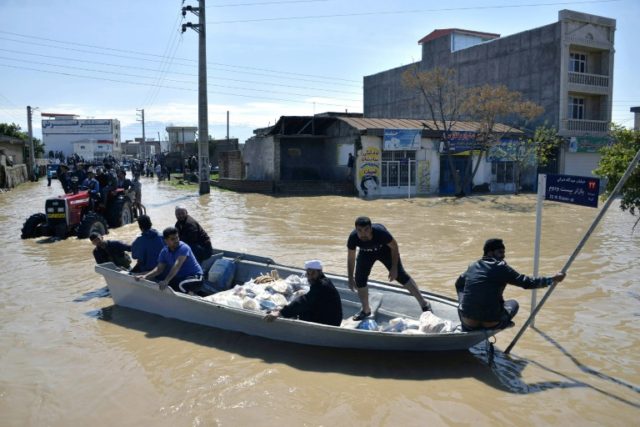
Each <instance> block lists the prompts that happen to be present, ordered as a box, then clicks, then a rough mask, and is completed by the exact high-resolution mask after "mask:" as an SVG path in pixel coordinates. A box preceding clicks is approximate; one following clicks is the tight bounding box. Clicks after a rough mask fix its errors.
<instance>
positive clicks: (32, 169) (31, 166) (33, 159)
mask: <svg viewBox="0 0 640 427" xmlns="http://www.w3.org/2000/svg"><path fill="white" fill-rule="evenodd" d="M31 112H32V110H31V106H30V105H27V129H28V131H29V179H30V180H31V181H35V180H36V174H35V169H36V154H35V149H34V148H33V127H32V125H31Z"/></svg>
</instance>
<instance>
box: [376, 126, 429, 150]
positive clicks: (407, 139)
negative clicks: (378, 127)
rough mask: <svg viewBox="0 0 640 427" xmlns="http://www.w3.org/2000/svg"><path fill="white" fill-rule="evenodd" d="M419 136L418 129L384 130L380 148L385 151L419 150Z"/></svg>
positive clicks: (419, 131) (420, 133) (420, 134)
mask: <svg viewBox="0 0 640 427" xmlns="http://www.w3.org/2000/svg"><path fill="white" fill-rule="evenodd" d="M421 136H422V131H421V130H420V129H385V130H384V137H383V139H382V144H383V145H382V146H383V149H384V150H385V151H392V150H419V149H420V139H421Z"/></svg>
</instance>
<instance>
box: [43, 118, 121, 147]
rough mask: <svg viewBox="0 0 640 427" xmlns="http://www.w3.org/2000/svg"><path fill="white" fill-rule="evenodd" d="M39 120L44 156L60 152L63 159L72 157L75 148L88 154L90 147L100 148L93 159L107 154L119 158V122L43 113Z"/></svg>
mask: <svg viewBox="0 0 640 427" xmlns="http://www.w3.org/2000/svg"><path fill="white" fill-rule="evenodd" d="M42 117H43V120H42V142H43V143H44V145H45V154H47V153H49V152H50V151H53V152H54V153H55V152H58V151H61V152H62V153H63V154H64V155H65V156H70V155H72V154H74V148H78V149H81V150H84V151H83V152H85V151H86V152H88V151H87V150H89V151H90V150H91V149H90V148H89V147H100V149H99V152H96V154H95V156H94V157H96V158H99V157H100V156H101V155H104V153H107V152H109V153H110V155H113V156H114V157H116V158H119V157H120V152H121V149H120V121H118V120H116V119H78V118H77V117H78V116H77V115H75V114H58V113H42ZM45 117H46V119H45ZM80 147H83V148H80ZM78 155H81V154H80V153H78Z"/></svg>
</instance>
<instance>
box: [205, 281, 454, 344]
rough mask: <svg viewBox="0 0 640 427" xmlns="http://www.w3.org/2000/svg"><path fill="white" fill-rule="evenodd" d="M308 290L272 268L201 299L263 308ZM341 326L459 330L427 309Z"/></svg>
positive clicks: (403, 330)
mask: <svg viewBox="0 0 640 427" xmlns="http://www.w3.org/2000/svg"><path fill="white" fill-rule="evenodd" d="M308 291H309V283H308V282H307V279H306V277H304V276H302V277H300V276H296V275H291V276H289V277H287V278H286V279H281V278H280V277H278V274H277V272H276V271H275V270H274V271H272V272H271V274H269V275H262V276H258V277H256V278H255V279H251V280H249V281H248V282H245V283H244V284H242V285H236V286H234V287H233V288H232V289H229V290H226V291H222V292H218V293H215V294H213V295H209V296H207V297H204V299H205V300H207V301H212V302H214V303H216V304H221V305H226V306H229V307H235V308H243V309H246V310H253V311H265V312H266V311H269V310H280V309H282V307H284V306H285V305H287V304H289V303H290V302H291V301H293V300H294V299H295V298H296V297H298V296H300V295H304V294H305V293H307V292H308ZM342 327H346V328H355V329H362V330H369V331H380V332H390V333H403V334H433V333H447V332H457V331H459V330H460V328H459V324H458V323H453V322H451V321H450V320H446V319H441V318H439V317H438V316H436V315H435V314H433V313H432V312H430V311H427V312H424V313H422V315H421V316H420V319H419V320H415V319H407V318H404V317H396V318H394V319H391V320H390V321H389V322H388V323H382V324H378V323H376V321H375V320H374V319H372V318H369V319H364V320H362V321H361V322H358V323H353V322H352V321H351V320H350V319H347V320H345V321H343V325H342Z"/></svg>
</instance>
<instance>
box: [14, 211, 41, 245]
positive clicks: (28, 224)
mask: <svg viewBox="0 0 640 427" xmlns="http://www.w3.org/2000/svg"><path fill="white" fill-rule="evenodd" d="M46 226H47V216H46V215H45V214H43V213H37V214H33V215H31V216H30V217H29V218H28V219H27V220H26V221H25V222H24V225H23V226H22V234H21V235H20V237H21V238H23V239H33V238H34V237H40V236H42V235H43V234H44V231H45V230H44V228H45V227H46Z"/></svg>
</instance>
